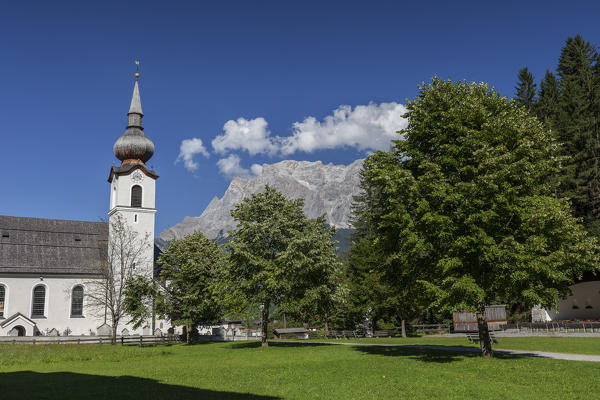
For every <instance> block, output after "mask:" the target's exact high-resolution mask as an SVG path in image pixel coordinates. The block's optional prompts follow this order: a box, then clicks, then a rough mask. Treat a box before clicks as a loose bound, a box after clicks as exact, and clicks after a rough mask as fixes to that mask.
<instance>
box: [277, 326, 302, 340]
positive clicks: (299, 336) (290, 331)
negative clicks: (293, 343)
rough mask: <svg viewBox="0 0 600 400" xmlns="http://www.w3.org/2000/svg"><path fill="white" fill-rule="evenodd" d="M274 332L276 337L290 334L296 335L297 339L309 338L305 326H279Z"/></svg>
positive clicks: (280, 337) (279, 337) (281, 337)
mask: <svg viewBox="0 0 600 400" xmlns="http://www.w3.org/2000/svg"><path fill="white" fill-rule="evenodd" d="M273 334H274V335H275V339H284V338H285V337H286V336H288V335H294V336H296V338H297V339H308V330H307V329H305V328H278V329H275V330H274V331H273Z"/></svg>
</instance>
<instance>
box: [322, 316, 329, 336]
mask: <svg viewBox="0 0 600 400" xmlns="http://www.w3.org/2000/svg"><path fill="white" fill-rule="evenodd" d="M323 333H324V334H325V337H327V336H329V314H327V313H325V328H324V330H323Z"/></svg>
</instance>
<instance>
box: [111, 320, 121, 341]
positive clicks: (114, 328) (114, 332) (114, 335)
mask: <svg viewBox="0 0 600 400" xmlns="http://www.w3.org/2000/svg"><path fill="white" fill-rule="evenodd" d="M118 324H119V321H115V320H114V319H113V322H112V327H111V328H112V329H111V330H112V335H111V338H110V344H112V345H115V344H117V325H118Z"/></svg>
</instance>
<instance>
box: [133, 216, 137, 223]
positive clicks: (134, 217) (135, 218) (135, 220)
mask: <svg viewBox="0 0 600 400" xmlns="http://www.w3.org/2000/svg"><path fill="white" fill-rule="evenodd" d="M133 222H137V214H135V215H134V216H133Z"/></svg>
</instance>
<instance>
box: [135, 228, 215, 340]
mask: <svg viewBox="0 0 600 400" xmlns="http://www.w3.org/2000/svg"><path fill="white" fill-rule="evenodd" d="M225 262H226V256H225V254H224V252H223V250H222V249H221V248H220V247H219V246H218V245H217V244H216V243H215V242H213V241H211V240H209V239H208V238H206V236H204V235H203V234H202V233H201V232H199V231H197V232H194V233H192V234H190V235H187V236H185V237H184V238H182V239H173V240H172V241H171V242H170V243H169V246H168V247H167V249H166V251H165V252H164V253H162V254H161V255H160V256H159V257H158V263H159V265H160V268H161V271H160V282H155V281H153V280H150V279H147V278H146V279H145V278H143V277H135V278H132V279H131V280H130V281H129V282H128V285H127V295H126V298H127V302H126V307H127V311H128V314H129V315H131V316H132V317H133V322H134V323H137V322H138V321H142V320H144V317H145V316H147V314H148V313H149V312H150V311H149V310H150V309H149V305H150V304H153V306H154V311H155V312H156V313H157V314H158V315H159V316H162V317H165V318H169V319H170V320H171V322H172V323H173V324H175V325H184V326H185V327H186V340H187V342H188V343H190V342H191V333H192V331H193V328H194V327H196V326H199V325H204V326H208V325H212V324H215V323H218V322H219V321H220V319H221V318H222V316H223V312H224V308H223V305H222V304H223V303H222V297H223V296H222V294H221V293H219V291H218V289H217V288H218V287H219V284H220V283H221V279H222V277H223V274H224V272H225Z"/></svg>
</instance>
